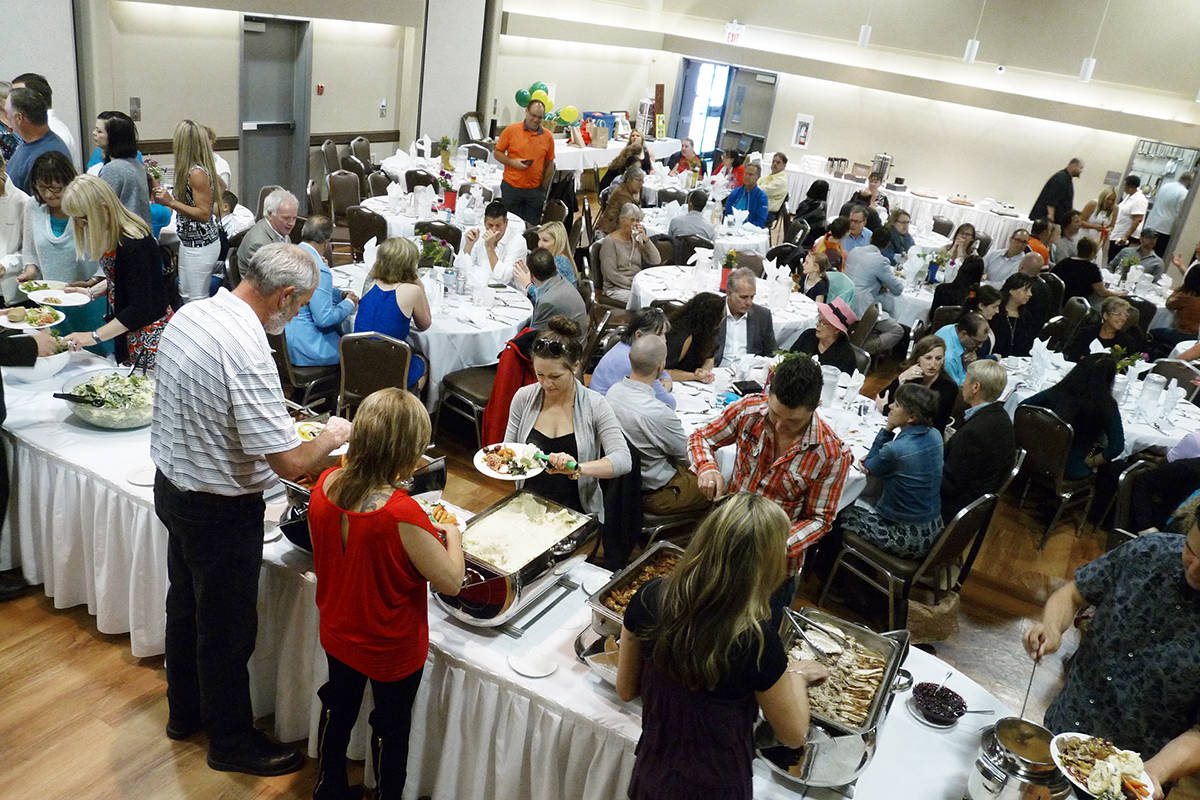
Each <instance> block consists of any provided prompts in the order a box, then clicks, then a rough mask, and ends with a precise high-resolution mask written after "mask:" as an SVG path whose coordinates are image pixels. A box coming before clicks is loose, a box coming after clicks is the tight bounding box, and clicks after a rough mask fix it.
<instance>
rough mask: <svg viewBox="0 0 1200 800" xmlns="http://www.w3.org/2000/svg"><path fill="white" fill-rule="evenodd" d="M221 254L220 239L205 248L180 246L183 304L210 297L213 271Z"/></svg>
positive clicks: (180, 281)
mask: <svg viewBox="0 0 1200 800" xmlns="http://www.w3.org/2000/svg"><path fill="white" fill-rule="evenodd" d="M220 254H221V242H220V240H219V239H218V240H217V241H215V242H213V243H212V244H207V245H205V246H204V247H188V246H187V245H185V244H180V245H179V294H180V296H181V297H182V298H183V302H185V303H187V302H190V301H192V300H203V299H204V298H205V297H208V290H209V287H210V284H211V282H212V274H213V269H214V268H215V267H216V266H217V256H219V255H220Z"/></svg>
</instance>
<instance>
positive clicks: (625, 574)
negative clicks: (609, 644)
mask: <svg viewBox="0 0 1200 800" xmlns="http://www.w3.org/2000/svg"><path fill="white" fill-rule="evenodd" d="M660 553H671V554H674V555H676V556H678V557H679V558H683V548H682V547H680V546H679V545H677V544H672V543H671V542H665V541H664V542H656V543H655V544H653V545H651V546H650V547H649V548H647V550H646V552H644V553H642V554H641V555H640V556H638V557H637V558H636V559H634V561H632V562H631V563H630V564H629V566H627V567H625V568H624V569H622V570H620V571H619V572H617V573H616V574H614V575H613V576H612V578H611V579H610V580H609V581H608V583H606V584H604V586H603V587H601V588H600V590H599V591H598V592H596V593H595V594H593V595H591V596H590V597H589V598H588V601H587V602H588V606H589V607H590V608H591V609H592V627H593V628H594V629H595V630H596V632H597V633H601V634H610V633H613V634H617V633H620V632H621V623H622V622H624V620H625V615H624V614H622V613H618V612H616V611H614V610H613V609H611V608H609V607H608V606H606V605H604V599H605V598H606V597H608V596H609V595H610V594H612V592H613V591H614V590H616V589H622V588H624V587H625V586H626V585H627V584H629V582H630V581H632V580H634V578H636V577H637V575H638V574H639V573H640V572H641V571H642V568H643V567H645V566H646V564H647V563H648V562H650V561H653V560H654V559H655V558H657V557H658V555H659V554H660Z"/></svg>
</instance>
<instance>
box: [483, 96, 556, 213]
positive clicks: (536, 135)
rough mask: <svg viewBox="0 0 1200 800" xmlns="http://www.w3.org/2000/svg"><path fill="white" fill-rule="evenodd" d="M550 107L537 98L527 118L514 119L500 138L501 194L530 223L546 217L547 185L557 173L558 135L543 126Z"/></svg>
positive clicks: (497, 155) (511, 209)
mask: <svg viewBox="0 0 1200 800" xmlns="http://www.w3.org/2000/svg"><path fill="white" fill-rule="evenodd" d="M545 115H546V107H545V106H544V105H542V104H541V103H539V102H538V101H536V100H533V101H531V102H530V103H529V105H528V106H526V107H525V120H524V121H523V122H514V123H513V124H512V125H509V126H508V127H507V128H505V129H504V130H503V131H502V132H501V133H500V138H499V139H498V140H497V141H496V160H497V161H499V162H500V163H501V164H503V165H504V181H503V183H501V184H500V197H501V198H502V199H503V200H504V205H505V206H506V207H507V208H508V210H509V211H511V212H512V213H514V214H516V215H517V216H518V217H520V218H521V219H523V220H525V222H526V223H528V224H530V225H536V224H538V223H539V222H541V221H542V206H543V205H544V204H545V202H546V187H547V185H548V184H549V183H550V179H551V178H553V177H554V137H553V136H551V135H550V132H549V131H546V130H543V128H542V117H544V116H545Z"/></svg>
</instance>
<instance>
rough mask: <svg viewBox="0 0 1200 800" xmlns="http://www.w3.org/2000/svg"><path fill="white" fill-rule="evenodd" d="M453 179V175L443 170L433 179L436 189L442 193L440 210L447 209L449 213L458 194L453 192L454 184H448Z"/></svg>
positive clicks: (452, 209)
mask: <svg viewBox="0 0 1200 800" xmlns="http://www.w3.org/2000/svg"><path fill="white" fill-rule="evenodd" d="M453 177H454V175H453V174H451V173H450V172H447V171H446V170H444V169H443V170H440V171H439V172H438V174H437V176H436V177H435V178H434V181H435V182H436V183H437V187H438V189H440V190H441V192H442V208H448V209H450V210H451V211H454V206H455V204H456V203H457V201H458V193H457V192H455V191H454V184H452V183H451V182H450V181H451V179H452V178H453Z"/></svg>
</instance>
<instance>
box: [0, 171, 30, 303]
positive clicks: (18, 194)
mask: <svg viewBox="0 0 1200 800" xmlns="http://www.w3.org/2000/svg"><path fill="white" fill-rule="evenodd" d="M5 166H6V165H5V161H4V154H3V153H0V256H7V255H12V254H13V253H16V254H17V255H20V253H21V239H22V237H23V235H24V231H25V212H26V210H27V208H28V206H29V195H27V194H25V193H24V192H22V191H21V190H20V189H18V188H17V185H16V184H15V183H13V182H12V181H10V180H9V179H8V173H7V171H6V169H5ZM21 266H22V264H21V259H20V258H18V259H16V263H15V264H13V265H12V266H11V267H8V268H0V276H2V279H0V289H2V290H3V292H4V300H5V302H8V303H15V302H17V292H18V291H19V290H18V289H17V273H18V272H20V271H21Z"/></svg>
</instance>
